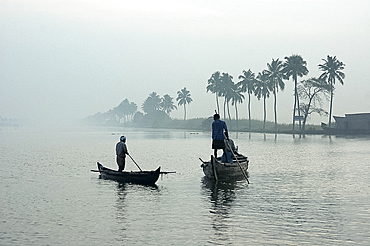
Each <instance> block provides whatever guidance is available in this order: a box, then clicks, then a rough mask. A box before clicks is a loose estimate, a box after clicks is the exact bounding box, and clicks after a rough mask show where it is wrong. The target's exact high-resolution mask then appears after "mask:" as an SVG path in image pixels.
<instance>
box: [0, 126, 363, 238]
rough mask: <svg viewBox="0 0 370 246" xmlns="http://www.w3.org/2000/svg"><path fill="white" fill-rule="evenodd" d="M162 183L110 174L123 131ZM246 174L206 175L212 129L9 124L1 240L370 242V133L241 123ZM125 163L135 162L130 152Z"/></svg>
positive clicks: (0, 145)
mask: <svg viewBox="0 0 370 246" xmlns="http://www.w3.org/2000/svg"><path fill="white" fill-rule="evenodd" d="M121 133H125V135H126V136H127V138H128V140H127V144H128V149H129V152H130V154H131V155H132V157H133V158H134V159H135V160H136V162H137V163H138V164H139V165H140V167H141V168H142V169H145V170H151V169H155V168H157V167H158V166H161V167H162V169H163V170H164V171H176V174H169V175H166V176H164V177H163V178H160V179H159V180H158V182H157V187H147V186H141V185H130V184H119V183H117V182H115V181H110V180H102V179H99V178H98V174H97V173H93V172H90V170H91V169H96V162H97V161H99V162H101V163H103V164H105V165H106V166H108V167H111V168H116V164H115V156H114V154H115V153H114V147H115V144H116V142H117V141H118V139H119V136H120V135H119V134H121ZM231 137H232V138H233V139H234V141H235V143H236V145H238V146H239V151H240V152H241V153H243V154H245V155H247V156H249V159H250V168H249V180H250V182H251V184H250V185H247V184H246V182H245V181H238V182H234V183H218V184H214V183H212V182H209V181H208V180H206V179H204V175H203V173H202V170H201V168H200V164H201V163H200V161H199V159H198V158H199V157H201V158H202V159H203V160H208V159H209V157H210V155H211V154H212V150H211V149H210V145H211V141H210V133H203V132H184V131H164V130H158V131H155V130H152V131H144V130H132V129H119V128H115V129H89V130H86V129H83V130H82V129H78V130H77V129H75V130H71V131H65V130H51V129H49V130H38V131H35V130H33V131H28V130H25V129H22V128H19V129H18V130H14V129H5V128H3V129H2V130H1V131H0V192H1V193H0V194H1V200H0V245H261V244H262V245H297V244H306V245H369V244H370V233H369V228H370V175H369V174H370V163H369V162H370V161H369V160H370V138H339V137H331V138H329V137H327V136H306V137H305V138H299V137H298V136H296V137H295V138H293V137H292V136H291V135H278V136H277V138H275V136H274V135H263V134H252V135H251V136H250V137H249V134H248V133H244V134H241V133H239V134H238V135H236V133H232V134H231ZM126 169H129V170H137V168H136V166H135V165H134V164H133V163H132V161H131V160H130V159H127V165H126Z"/></svg>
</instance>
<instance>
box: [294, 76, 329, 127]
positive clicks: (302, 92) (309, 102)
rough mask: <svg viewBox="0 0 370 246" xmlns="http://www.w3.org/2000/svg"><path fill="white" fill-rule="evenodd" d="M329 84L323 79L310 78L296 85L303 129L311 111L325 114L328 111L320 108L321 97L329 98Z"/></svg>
mask: <svg viewBox="0 0 370 246" xmlns="http://www.w3.org/2000/svg"><path fill="white" fill-rule="evenodd" d="M331 87H332V86H331V85H330V84H328V83H326V81H325V80H323V79H320V78H310V79H308V80H303V81H302V83H301V84H299V85H298V94H299V96H300V98H301V99H302V100H304V101H303V102H302V103H301V105H300V106H301V108H300V110H301V111H302V114H303V127H302V129H303V130H305V126H306V122H307V117H308V116H309V115H310V114H312V113H318V114H320V115H327V114H328V112H326V111H325V110H323V109H322V107H321V106H322V97H325V98H326V99H328V98H329V94H330V91H331Z"/></svg>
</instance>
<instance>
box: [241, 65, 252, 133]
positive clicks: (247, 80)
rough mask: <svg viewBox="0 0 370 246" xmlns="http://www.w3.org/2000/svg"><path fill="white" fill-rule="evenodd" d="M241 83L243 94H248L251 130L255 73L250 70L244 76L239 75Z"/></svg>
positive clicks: (250, 125) (244, 72)
mask: <svg viewBox="0 0 370 246" xmlns="http://www.w3.org/2000/svg"><path fill="white" fill-rule="evenodd" d="M239 79H241V81H239V82H238V83H237V86H238V87H240V91H241V92H247V93H248V119H249V130H251V127H252V124H251V94H253V93H254V89H255V85H256V78H255V75H254V73H252V71H251V70H250V69H249V70H248V71H245V70H243V74H241V75H239Z"/></svg>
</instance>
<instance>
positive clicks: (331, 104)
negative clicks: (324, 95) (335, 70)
mask: <svg viewBox="0 0 370 246" xmlns="http://www.w3.org/2000/svg"><path fill="white" fill-rule="evenodd" d="M332 109H333V84H332V83H331V89H330V109H329V128H330V125H331V112H332Z"/></svg>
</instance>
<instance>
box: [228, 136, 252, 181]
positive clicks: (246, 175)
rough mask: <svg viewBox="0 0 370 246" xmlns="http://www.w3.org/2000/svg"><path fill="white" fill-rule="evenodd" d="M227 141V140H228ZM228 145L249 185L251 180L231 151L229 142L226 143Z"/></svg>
mask: <svg viewBox="0 0 370 246" xmlns="http://www.w3.org/2000/svg"><path fill="white" fill-rule="evenodd" d="M226 140H227V139H226ZM226 143H227V145H228V146H229V149H230V150H231V153H232V154H233V156H234V158H235V160H236V162H237V163H238V165H239V167H240V170H241V171H242V173H243V176H244V178H245V179H246V180H247V183H248V184H249V180H248V177H247V174H245V172H244V170H243V168H242V166H241V165H240V162H239V160H238V158H237V157H236V155H235V153H234V151H233V150H232V149H231V146H230V144H229V141H226Z"/></svg>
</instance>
